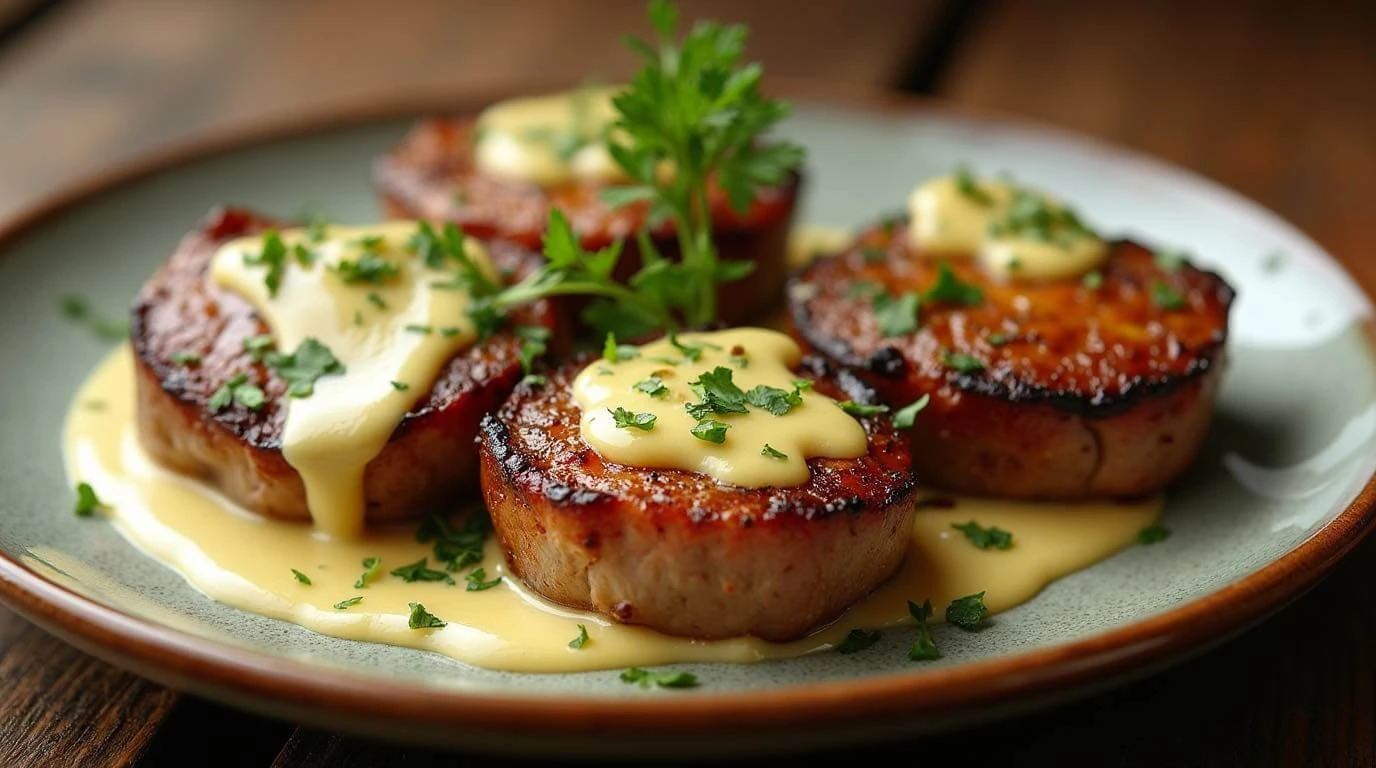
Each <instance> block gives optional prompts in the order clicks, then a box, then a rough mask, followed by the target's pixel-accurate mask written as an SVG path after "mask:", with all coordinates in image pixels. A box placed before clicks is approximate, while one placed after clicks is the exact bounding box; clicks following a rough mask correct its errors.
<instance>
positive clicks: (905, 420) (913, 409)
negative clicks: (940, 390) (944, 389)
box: [893, 395, 932, 429]
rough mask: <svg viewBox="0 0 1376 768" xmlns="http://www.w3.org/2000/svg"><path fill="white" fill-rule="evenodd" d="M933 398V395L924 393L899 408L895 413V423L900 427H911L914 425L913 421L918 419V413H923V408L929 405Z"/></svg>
mask: <svg viewBox="0 0 1376 768" xmlns="http://www.w3.org/2000/svg"><path fill="white" fill-rule="evenodd" d="M931 399H932V396H931V395H923V396H922V397H919V398H917V399H916V400H914V401H912V402H911V403H908V404H907V405H905V406H903V407H902V408H899V409H898V410H897V411H895V412H894V414H893V425H894V426H895V427H897V428H899V429H910V428H911V427H912V425H913V421H914V420H916V419H917V414H919V413H921V412H922V409H923V408H926V407H927V403H929V402H931Z"/></svg>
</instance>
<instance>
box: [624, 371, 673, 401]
mask: <svg viewBox="0 0 1376 768" xmlns="http://www.w3.org/2000/svg"><path fill="white" fill-rule="evenodd" d="M632 388H633V389H635V390H636V391H637V392H644V393H645V394H647V395H649V396H650V397H654V398H662V397H664V396H666V395H668V394H669V387H667V386H666V385H665V384H664V379H661V378H659V377H658V376H650V377H649V378H646V379H641V380H640V381H637V382H636V383H635V384H634V385H633V386H632Z"/></svg>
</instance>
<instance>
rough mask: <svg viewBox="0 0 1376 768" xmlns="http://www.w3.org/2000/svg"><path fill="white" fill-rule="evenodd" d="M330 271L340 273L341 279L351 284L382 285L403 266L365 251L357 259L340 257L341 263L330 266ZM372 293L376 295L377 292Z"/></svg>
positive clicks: (398, 272)
mask: <svg viewBox="0 0 1376 768" xmlns="http://www.w3.org/2000/svg"><path fill="white" fill-rule="evenodd" d="M330 271H331V272H334V273H335V274H336V275H339V279H340V280H343V281H344V282H346V283H349V284H351V285H353V284H357V283H368V284H370V285H382V284H384V283H386V282H387V281H389V280H391V279H392V278H394V277H396V276H397V275H398V274H400V272H401V267H399V266H397V265H396V264H393V263H392V262H390V261H388V260H387V259H384V258H382V257H381V256H379V255H378V254H376V253H374V252H373V251H364V252H363V253H361V254H359V257H358V258H357V259H356V260H349V259H340V261H339V263H337V264H335V265H334V266H332V267H330ZM372 295H374V296H375V295H376V294H372ZM378 298H381V297H380V296H379V297H378Z"/></svg>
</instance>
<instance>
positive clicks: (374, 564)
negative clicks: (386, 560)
mask: <svg viewBox="0 0 1376 768" xmlns="http://www.w3.org/2000/svg"><path fill="white" fill-rule="evenodd" d="M421 562H424V561H421ZM381 570H382V558H380V557H365V558H363V573H361V574H359V576H358V579H357V580H356V581H354V589H366V588H367V586H368V582H370V581H373V580H374V579H376V578H377V574H378V572H379V571H381ZM359 599H360V600H362V599H363V598H359Z"/></svg>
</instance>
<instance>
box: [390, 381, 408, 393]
mask: <svg viewBox="0 0 1376 768" xmlns="http://www.w3.org/2000/svg"><path fill="white" fill-rule="evenodd" d="M410 388H411V385H410V384H407V383H406V382H404V381H393V382H392V389H395V390H396V391H398V392H405V391H406V390H408V389H410Z"/></svg>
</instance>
